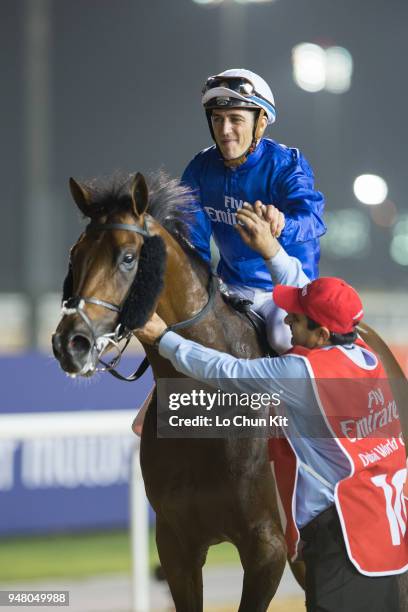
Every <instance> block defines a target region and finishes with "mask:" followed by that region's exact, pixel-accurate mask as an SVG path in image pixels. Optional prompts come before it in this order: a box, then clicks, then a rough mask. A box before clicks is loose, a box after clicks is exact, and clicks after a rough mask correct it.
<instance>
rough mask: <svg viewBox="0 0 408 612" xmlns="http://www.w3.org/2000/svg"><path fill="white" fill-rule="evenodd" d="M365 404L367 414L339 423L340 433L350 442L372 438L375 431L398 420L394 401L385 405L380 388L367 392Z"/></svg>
mask: <svg viewBox="0 0 408 612" xmlns="http://www.w3.org/2000/svg"><path fill="white" fill-rule="evenodd" d="M367 404H368V405H367V408H368V414H366V415H364V416H361V417H358V418H355V419H346V420H344V421H340V426H341V431H342V433H343V434H344V436H345V437H346V438H348V439H349V440H350V442H356V440H362V439H363V438H367V437H369V436H370V435H373V437H374V434H375V432H376V430H378V429H383V428H384V427H387V426H389V425H392V423H393V422H394V421H398V419H399V415H398V408H397V404H396V402H395V399H392V400H390V401H388V403H386V401H385V398H384V394H383V392H382V390H381V389H380V388H377V389H371V390H370V391H369V392H368V402H367Z"/></svg>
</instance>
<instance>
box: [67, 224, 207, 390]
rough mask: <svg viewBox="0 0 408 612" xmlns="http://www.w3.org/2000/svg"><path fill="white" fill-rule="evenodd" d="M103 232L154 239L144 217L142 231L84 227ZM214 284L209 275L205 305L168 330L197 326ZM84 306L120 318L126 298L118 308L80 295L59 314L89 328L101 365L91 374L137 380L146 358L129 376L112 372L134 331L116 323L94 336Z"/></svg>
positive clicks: (135, 227) (122, 226)
mask: <svg viewBox="0 0 408 612" xmlns="http://www.w3.org/2000/svg"><path fill="white" fill-rule="evenodd" d="M105 230H123V231H129V232H134V233H136V234H140V235H141V236H143V237H144V238H152V237H153V236H152V234H150V233H149V230H148V227H147V223H146V218H145V219H144V226H143V228H141V227H139V226H138V225H135V224H128V223H95V224H93V223H90V224H89V225H88V226H87V228H86V230H85V231H86V233H90V232H94V231H105ZM138 272H139V270H138ZM217 284H218V283H217V279H216V277H215V276H214V275H213V274H210V278H209V286H208V293H209V298H208V301H207V303H206V304H205V305H204V307H203V308H202V309H201V310H200V311H199V312H198V313H197V314H196V315H194V316H193V317H191V318H190V319H186V320H185V321H181V322H179V323H175V324H174V325H171V326H169V327H168V330H172V331H175V330H179V329H182V328H184V327H188V326H189V325H193V324H194V323H197V322H198V321H199V320H200V319H201V318H202V317H204V316H205V315H206V314H207V312H208V311H209V310H210V308H211V307H212V304H213V302H214V298H215V294H216V287H217ZM86 304H95V305H96V306H101V307H103V308H107V309H108V310H112V311H113V312H117V313H118V314H119V315H121V314H122V312H123V307H124V304H126V298H125V301H124V304H122V306H119V305H117V304H111V303H110V302H106V301H105V300H101V299H99V298H96V297H82V296H75V297H69V298H68V299H66V300H65V301H64V302H63V304H62V310H61V315H62V316H64V315H72V314H78V315H79V316H80V317H81V318H82V320H83V321H84V323H85V324H86V326H87V327H88V329H89V331H90V332H91V336H92V347H91V351H96V352H97V354H98V356H97V361H98V362H99V363H101V364H102V366H103V367H96V368H94V371H97V372H106V371H107V372H110V373H111V374H112V376H114V377H115V378H118V379H119V380H124V381H127V382H132V381H134V380H137V379H138V378H140V377H141V376H142V375H143V374H144V372H145V371H146V370H147V368H148V367H149V362H148V360H147V357H145V358H144V360H143V361H142V363H141V364H140V366H139V367H138V369H137V370H136V371H135V372H134V373H133V374H131V375H130V376H123V375H122V374H120V373H119V372H118V371H116V369H115V368H116V367H117V366H118V364H119V362H120V360H121V358H122V355H123V353H124V351H125V349H126V348H127V346H128V344H129V342H130V340H131V338H132V332H133V330H132V329H129V328H128V327H126V325H123V324H122V322H121V321H119V323H118V325H117V326H116V328H115V330H114V331H113V332H111V333H106V334H103V335H102V336H96V334H95V330H94V327H93V324H92V321H91V319H90V318H89V317H88V315H87V314H86V312H85V310H84V307H85V305H86ZM122 340H125V344H124V346H123V348H120V346H119V343H120V342H121V341H122ZM107 347H110V348H113V349H114V350H116V351H117V355H116V356H115V357H114V358H113V359H112V360H111V361H110V362H109V363H106V362H105V361H103V360H102V358H101V355H102V354H103V352H104V351H105V350H106V348H107Z"/></svg>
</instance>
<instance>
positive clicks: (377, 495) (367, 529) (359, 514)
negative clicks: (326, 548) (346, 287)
mask: <svg viewBox="0 0 408 612" xmlns="http://www.w3.org/2000/svg"><path fill="white" fill-rule="evenodd" d="M356 344H358V345H359V346H360V347H362V348H363V349H366V350H367V351H368V352H369V353H370V354H371V355H372V356H374V354H373V353H372V351H371V350H370V349H369V348H368V347H367V346H366V345H365V344H364V343H363V342H361V341H357V342H356ZM288 354H290V355H299V356H301V357H303V359H304V360H305V363H306V366H307V368H308V371H309V373H310V377H311V379H312V384H313V386H314V391H315V396H316V400H317V403H318V406H319V409H320V411H321V414H322V418H323V419H324V420H325V422H326V425H327V427H328V429H329V431H331V432H332V435H333V437H334V439H335V440H336V442H337V444H338V446H339V448H340V449H341V451H342V452H343V454H344V455H345V457H346V458H347V460H348V462H349V464H350V473H349V475H348V477H346V478H344V479H343V480H340V481H339V482H338V483H337V484H336V487H335V491H334V498H335V503H336V508H337V512H338V515H339V518H340V523H341V527H342V531H343V536H344V541H345V545H346V548H347V553H348V555H349V558H350V560H351V561H352V563H353V564H354V565H355V566H356V568H357V569H358V571H359V572H361V573H362V574H366V575H372V576H376V575H377V576H381V575H388V574H397V573H402V572H404V571H406V570H407V569H408V529H407V510H406V506H405V499H404V495H403V487H404V484H405V482H406V476H407V468H406V453H405V446H404V443H403V441H402V434H401V426H400V422H399V418H398V413H397V409H396V404H395V401H394V398H393V396H392V392H391V389H390V386H389V383H388V379H387V376H386V374H385V371H384V369H383V366H382V365H381V363H380V361H379V360H378V359H377V360H376V362H375V363H373V365H371V366H370V365H368V366H367V369H366V367H362V366H360V365H358V364H356V363H355V362H354V361H352V359H351V358H350V357H349V356H347V350H346V349H342V348H340V347H334V348H330V349H329V350H325V349H312V350H309V349H305V348H303V347H294V348H293V349H292V350H291V351H290V352H289V353H288ZM269 453H270V460H271V462H273V463H272V468H273V471H274V473H275V476H276V484H277V488H278V493H279V497H280V500H281V503H282V506H283V510H284V514H285V517H286V522H285V521H284V524H283V529H284V532H285V537H286V541H287V544H288V551H289V555H290V556H291V558H295V557H296V555H297V544H298V541H299V532H298V529H297V527H296V524H295V519H294V517H295V501H296V482H297V471H298V466H297V458H296V456H295V453H294V451H293V449H292V447H291V445H290V442H289V441H287V440H286V439H272V440H271V441H270V444H269Z"/></svg>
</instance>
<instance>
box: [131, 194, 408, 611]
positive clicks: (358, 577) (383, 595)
mask: <svg viewBox="0 0 408 612" xmlns="http://www.w3.org/2000/svg"><path fill="white" fill-rule="evenodd" d="M237 220H238V221H239V224H238V225H237V226H236V227H237V231H238V233H239V234H240V237H241V238H242V240H243V242H244V243H245V245H247V246H248V247H250V248H252V249H255V250H256V251H257V252H258V253H259V254H260V256H261V257H262V258H263V260H264V262H265V265H266V267H267V269H268V270H269V272H270V274H271V276H272V282H273V283H274V285H275V288H274V290H273V294H272V295H273V299H274V301H275V302H276V303H277V305H278V306H280V307H281V308H282V309H284V310H285V311H286V312H287V313H288V314H287V315H286V318H285V321H286V324H287V326H288V328H289V329H290V334H291V344H292V348H291V350H290V351H288V352H287V353H286V354H285V355H281V356H279V357H275V358H259V359H253V360H248V359H237V358H235V357H232V356H231V355H227V354H225V353H220V352H218V351H215V350H213V349H209V348H206V347H203V346H201V345H200V344H198V343H196V342H192V341H189V340H186V339H184V338H182V337H181V336H179V335H177V334H176V333H174V332H171V331H167V327H166V324H165V322H164V321H162V319H160V318H159V317H158V316H157V315H156V314H155V315H153V317H152V318H151V320H150V321H148V323H147V324H146V326H145V327H144V328H143V329H142V330H139V331H138V333H137V336H138V337H139V339H140V340H142V341H143V342H145V343H147V344H153V343H154V344H155V345H156V346H158V349H159V352H160V354H161V356H162V357H165V358H167V359H169V360H170V361H171V363H172V365H173V366H174V367H175V368H176V370H178V371H179V372H181V373H182V374H184V375H186V376H188V377H191V378H193V379H195V380H199V381H202V382H205V383H206V384H207V385H210V386H213V387H216V388H218V389H221V390H222V391H226V392H227V393H228V394H230V393H231V392H238V393H244V394H246V395H248V394H256V396H258V397H259V395H260V394H261V393H267V394H268V395H269V396H270V397H272V395H273V394H278V395H279V397H281V398H282V404H281V405H279V406H278V407H277V408H276V412H277V414H279V415H285V416H286V423H285V426H284V427H282V429H281V437H280V438H273V439H271V440H270V442H269V454H270V461H271V467H272V469H273V471H274V473H275V481H276V484H277V492H278V495H279V497H280V502H281V503H280V504H279V505H280V507H281V508H282V525H283V530H284V532H285V538H286V541H287V545H288V553H289V556H290V557H291V558H292V559H295V558H296V557H297V556H298V555H299V551H301V552H300V555H301V557H302V558H303V560H304V562H305V565H306V607H307V610H308V612H312V611H313V612H314V611H316V610H326V612H346V611H347V612H348V611H349V610H359V611H361V612H369V611H370V612H380V611H381V612H384V611H385V610H390V611H391V610H399V609H401V608H400V602H399V590H398V583H397V580H396V575H397V574H400V573H403V572H405V571H406V570H407V569H408V529H407V512H406V508H405V502H404V497H403V486H404V483H405V482H406V474H407V470H406V455H405V447H404V443H403V439H402V433H401V424H400V421H399V417H398V411H397V406H396V404H395V401H394V398H393V396H392V391H391V388H390V385H389V384H388V379H387V376H386V373H385V370H384V368H383V366H382V363H381V361H380V359H379V358H378V356H377V355H376V354H375V353H374V352H373V351H372V350H371V349H370V348H369V347H368V346H367V345H366V344H365V343H364V342H362V341H361V340H360V339H358V337H357V333H356V325H357V324H358V323H359V321H360V320H361V319H362V317H363V306H362V303H361V300H360V297H359V296H358V294H357V292H356V291H355V290H354V289H353V288H352V287H350V286H349V285H347V283H345V282H344V281H342V280H341V279H336V278H320V279H317V280H314V281H312V282H310V281H308V279H307V277H306V276H305V274H304V272H303V270H302V269H301V267H300V265H299V262H298V260H297V259H296V258H293V257H290V256H288V254H287V253H285V250H284V249H283V248H282V247H281V246H280V245H279V243H278V242H277V240H276V239H275V238H274V237H273V236H272V234H271V231H270V226H269V223H268V222H267V221H265V220H264V219H263V217H262V211H261V208H260V206H259V205H258V210H257V206H256V207H255V210H252V209H251V208H250V207H247V206H244V207H243V208H242V209H241V210H239V211H238V212H237ZM294 266H295V268H293V267H294ZM291 268H292V270H291V274H292V275H296V274H297V277H298V278H297V280H298V284H301V283H302V282H303V283H304V286H303V288H300V287H290V286H288V285H284V284H278V283H280V282H282V281H283V282H285V280H286V277H287V271H288V270H290V269H291ZM305 283H306V284H305ZM220 410H222V408H220ZM248 412H250V410H249V409H248ZM208 414H209V413H208ZM191 416H195V413H193V414H192V415H191ZM232 429H233V428H232ZM184 435H186V434H184ZM227 435H233V431H231V428H229V429H228V432H227ZM258 436H259V434H258ZM300 540H301V543H302V545H303V548H301V547H300V546H299V543H300Z"/></svg>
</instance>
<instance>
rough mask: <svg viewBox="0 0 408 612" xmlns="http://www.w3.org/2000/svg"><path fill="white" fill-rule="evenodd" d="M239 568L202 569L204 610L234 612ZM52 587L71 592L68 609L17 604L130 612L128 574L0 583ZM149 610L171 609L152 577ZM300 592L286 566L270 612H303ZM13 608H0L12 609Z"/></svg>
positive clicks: (162, 587)
mask: <svg viewBox="0 0 408 612" xmlns="http://www.w3.org/2000/svg"><path fill="white" fill-rule="evenodd" d="M241 582H242V570H241V568H240V567H238V566H236V565H234V566H219V567H212V568H210V569H205V570H204V610H205V612H236V610H237V609H238V602H239V597H240V591H241ZM18 589H21V590H27V589H33V590H34V589H35V590H51V589H64V590H69V591H70V606H69V607H68V608H64V607H62V608H61V607H58V608H50V607H46V608H44V607H41V608H37V607H36V608H32V607H26V606H21V607H20V606H19V608H18V609H19V610H21V611H22V612H23V611H30V612H32V611H33V610H44V612H46V611H48V612H51V611H54V612H63V611H64V610H67V612H131V583H130V579H129V577H128V576H102V577H101V576H98V577H95V578H89V579H87V580H82V581H79V580H75V581H74V580H64V581H55V582H47V583H43V582H42V583H25V584H4V583H3V584H0V590H18ZM150 599H151V612H170V611H172V610H173V611H174V608H173V607H172V605H171V599H170V596H169V594H168V591H167V587H166V585H165V584H163V583H157V582H154V581H153V580H152V582H151V588H150ZM303 601H304V600H303V594H302V591H301V589H300V588H299V587H298V585H297V584H296V583H295V581H294V579H293V578H292V576H291V573H290V571H289V570H288V569H287V570H286V571H285V574H284V576H283V579H282V582H281V584H280V586H279V590H278V593H277V595H276V597H275V600H274V603H273V604H272V605H271V606H270V608H269V610H270V612H304V610H305V607H304V603H303ZM15 609H16V608H8V607H7V608H6V607H2V610H4V611H6V610H9V611H10V612H12V611H13V610H15Z"/></svg>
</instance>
